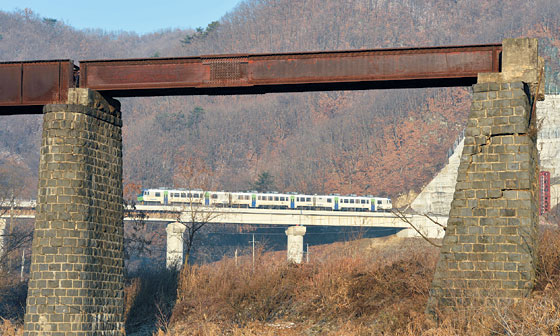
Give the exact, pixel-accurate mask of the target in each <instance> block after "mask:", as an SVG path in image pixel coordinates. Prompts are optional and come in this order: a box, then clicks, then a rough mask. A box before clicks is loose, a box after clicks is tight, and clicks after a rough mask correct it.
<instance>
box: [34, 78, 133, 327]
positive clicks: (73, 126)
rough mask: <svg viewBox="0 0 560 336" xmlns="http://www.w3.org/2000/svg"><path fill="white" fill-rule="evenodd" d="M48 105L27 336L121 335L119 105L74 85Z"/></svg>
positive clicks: (45, 113)
mask: <svg viewBox="0 0 560 336" xmlns="http://www.w3.org/2000/svg"><path fill="white" fill-rule="evenodd" d="M43 112H44V121H43V137H42V145H41V157H40V166H39V193H38V197H37V214H36V220H35V232H34V236H33V248H32V249H33V253H32V258H31V274H30V277H31V278H30V281H29V291H28V297H27V310H26V313H25V325H24V335H53V336H54V335H76V336H77V335H123V334H124V320H123V307H124V306H123V294H124V293H123V286H124V278H123V276H124V274H123V266H124V261H123V200H122V139H121V126H122V121H121V113H120V104H119V102H118V101H115V100H112V99H105V98H104V97H103V96H101V95H100V94H98V93H97V92H95V91H91V90H88V89H71V90H70V93H69V99H68V103H67V104H52V105H46V106H45V107H44V110H43Z"/></svg>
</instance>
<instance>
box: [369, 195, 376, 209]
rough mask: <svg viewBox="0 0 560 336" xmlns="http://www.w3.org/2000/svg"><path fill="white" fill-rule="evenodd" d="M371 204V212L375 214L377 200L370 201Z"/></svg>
mask: <svg viewBox="0 0 560 336" xmlns="http://www.w3.org/2000/svg"><path fill="white" fill-rule="evenodd" d="M369 202H370V203H371V209H370V210H371V211H374V212H375V198H372V199H370V200H369Z"/></svg>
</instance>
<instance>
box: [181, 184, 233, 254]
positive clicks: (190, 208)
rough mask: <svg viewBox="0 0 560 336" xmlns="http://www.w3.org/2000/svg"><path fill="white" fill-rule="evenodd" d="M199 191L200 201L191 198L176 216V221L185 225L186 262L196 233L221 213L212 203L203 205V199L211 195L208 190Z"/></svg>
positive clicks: (184, 245)
mask: <svg viewBox="0 0 560 336" xmlns="http://www.w3.org/2000/svg"><path fill="white" fill-rule="evenodd" d="M200 193H201V194H202V195H203V196H204V197H202V198H201V200H202V202H198V199H193V198H191V199H190V202H189V203H187V204H186V205H184V206H183V207H182V209H181V213H180V214H179V215H178V216H177V222H178V223H181V224H182V225H184V226H185V233H184V234H183V250H184V253H185V263H186V264H187V263H188V261H189V256H190V254H191V251H192V248H193V246H194V244H195V241H196V238H197V234H198V233H199V232H200V230H201V229H202V228H203V227H205V226H206V225H207V224H208V223H211V222H212V221H214V220H216V219H218V218H219V217H220V216H221V215H222V211H221V209H220V208H217V207H214V206H212V205H205V201H204V199H205V198H207V197H211V195H212V194H211V193H210V192H208V191H206V192H200Z"/></svg>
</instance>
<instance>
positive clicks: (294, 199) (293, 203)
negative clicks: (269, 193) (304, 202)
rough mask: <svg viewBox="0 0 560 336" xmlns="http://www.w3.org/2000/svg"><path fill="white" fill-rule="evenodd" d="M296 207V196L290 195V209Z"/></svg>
mask: <svg viewBox="0 0 560 336" xmlns="http://www.w3.org/2000/svg"><path fill="white" fill-rule="evenodd" d="M295 208H296V197H295V196H293V195H292V196H290V209H295Z"/></svg>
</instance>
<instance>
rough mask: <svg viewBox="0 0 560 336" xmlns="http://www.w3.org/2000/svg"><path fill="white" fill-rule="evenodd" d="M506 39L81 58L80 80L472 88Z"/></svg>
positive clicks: (232, 90) (189, 88) (156, 90)
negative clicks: (372, 47) (300, 50)
mask: <svg viewBox="0 0 560 336" xmlns="http://www.w3.org/2000/svg"><path fill="white" fill-rule="evenodd" d="M500 51H501V45H500V44H493V45H477V46H458V47H432V48H407V49H380V50H352V51H329V52H304V53H281V54H253V55H211V56H199V57H182V58H159V59H129V60H106V61H81V62H80V67H81V79H80V86H81V87H85V88H90V89H94V90H98V91H100V92H106V93H107V94H109V95H111V96H114V97H134V96H160V95H196V94H203V95H208V94H210V95H213V94H217V95H223V94H260V93H267V92H301V91H323V90H356V89H378V88H403V87H434V86H468V85H472V84H474V83H475V82H476V78H477V75H478V73H481V72H498V71H499V53H500Z"/></svg>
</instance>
